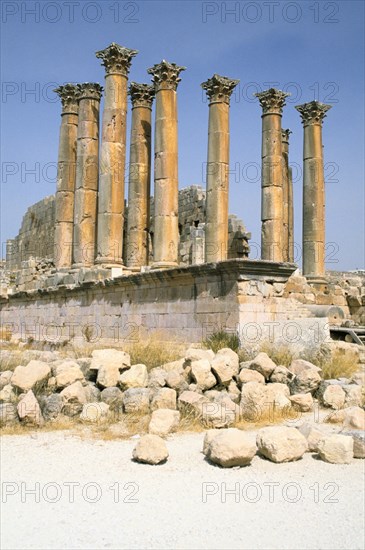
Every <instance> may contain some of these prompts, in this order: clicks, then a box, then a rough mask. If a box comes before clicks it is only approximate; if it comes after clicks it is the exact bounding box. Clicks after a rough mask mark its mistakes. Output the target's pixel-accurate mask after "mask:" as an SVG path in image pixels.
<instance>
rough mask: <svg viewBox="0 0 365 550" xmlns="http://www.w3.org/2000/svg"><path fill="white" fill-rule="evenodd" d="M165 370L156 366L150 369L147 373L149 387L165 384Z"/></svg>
mask: <svg viewBox="0 0 365 550" xmlns="http://www.w3.org/2000/svg"><path fill="white" fill-rule="evenodd" d="M166 377H167V371H165V369H163V368H162V367H156V368H154V369H152V370H150V372H149V374H148V387H149V388H163V387H164V386H165V385H166Z"/></svg>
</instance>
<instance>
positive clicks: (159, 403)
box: [151, 388, 177, 411]
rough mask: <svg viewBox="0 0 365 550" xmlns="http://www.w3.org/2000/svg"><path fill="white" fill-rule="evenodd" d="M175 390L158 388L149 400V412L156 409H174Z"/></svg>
mask: <svg viewBox="0 0 365 550" xmlns="http://www.w3.org/2000/svg"><path fill="white" fill-rule="evenodd" d="M176 398H177V394H176V390H173V389H171V388H160V389H159V390H155V391H154V393H153V394H152V399H151V411H154V410H156V409H172V410H175V409H176Z"/></svg>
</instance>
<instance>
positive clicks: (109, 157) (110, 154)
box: [96, 42, 137, 265]
mask: <svg viewBox="0 0 365 550" xmlns="http://www.w3.org/2000/svg"><path fill="white" fill-rule="evenodd" d="M136 54H137V51H136V50H129V49H127V48H124V47H123V46H119V45H118V44H115V43H114V42H113V43H112V44H111V45H110V46H108V48H106V49H105V50H101V51H99V52H97V53H96V56H97V57H98V58H100V59H102V60H103V62H102V64H103V65H104V67H105V70H106V75H105V93H104V109H103V123H102V138H101V148H100V167H99V171H100V175H99V197H98V230H97V257H96V262H97V263H99V264H105V265H121V264H122V263H123V260H122V254H123V227H124V173H125V158H126V122H127V87H128V72H129V68H130V64H131V60H132V57H133V56H135V55H136Z"/></svg>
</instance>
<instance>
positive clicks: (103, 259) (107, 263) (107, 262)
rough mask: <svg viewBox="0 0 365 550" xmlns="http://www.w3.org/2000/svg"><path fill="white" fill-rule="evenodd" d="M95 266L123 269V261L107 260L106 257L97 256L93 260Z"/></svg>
mask: <svg viewBox="0 0 365 550" xmlns="http://www.w3.org/2000/svg"><path fill="white" fill-rule="evenodd" d="M95 264H97V265H100V264H102V265H103V266H104V267H123V268H125V265H124V264H123V260H122V259H120V260H116V259H115V258H109V257H108V256H98V257H97V258H96V259H95Z"/></svg>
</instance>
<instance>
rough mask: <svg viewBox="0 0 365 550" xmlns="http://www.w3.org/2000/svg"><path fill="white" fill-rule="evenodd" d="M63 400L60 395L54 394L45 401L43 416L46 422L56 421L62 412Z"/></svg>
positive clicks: (45, 398)
mask: <svg viewBox="0 0 365 550" xmlns="http://www.w3.org/2000/svg"><path fill="white" fill-rule="evenodd" d="M62 407H63V398H62V395H60V394H59V393H53V394H52V395H49V396H46V397H44V399H43V404H42V414H43V417H44V419H45V420H55V419H56V418H57V417H58V416H59V415H60V414H61V411H62Z"/></svg>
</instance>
